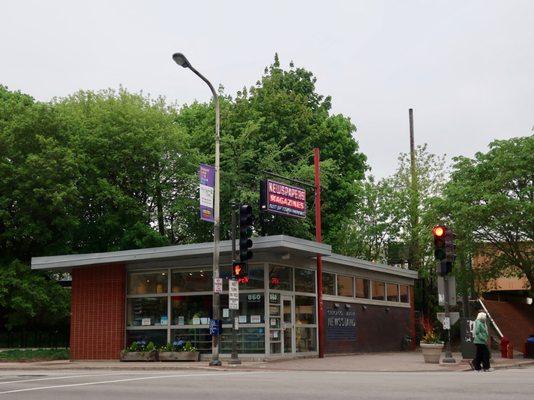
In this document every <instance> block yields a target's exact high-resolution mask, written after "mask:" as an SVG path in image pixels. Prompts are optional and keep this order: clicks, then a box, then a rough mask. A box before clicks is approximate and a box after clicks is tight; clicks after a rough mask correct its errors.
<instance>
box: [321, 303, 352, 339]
mask: <svg viewBox="0 0 534 400" xmlns="http://www.w3.org/2000/svg"><path fill="white" fill-rule="evenodd" d="M326 338H327V339H328V340H355V339H356V311H352V310H350V309H348V310H347V309H344V308H334V309H330V310H326Z"/></svg>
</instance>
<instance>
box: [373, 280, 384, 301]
mask: <svg viewBox="0 0 534 400" xmlns="http://www.w3.org/2000/svg"><path fill="white" fill-rule="evenodd" d="M385 299H386V287H385V284H384V282H377V281H373V300H385Z"/></svg>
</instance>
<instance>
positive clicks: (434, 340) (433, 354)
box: [420, 318, 443, 364]
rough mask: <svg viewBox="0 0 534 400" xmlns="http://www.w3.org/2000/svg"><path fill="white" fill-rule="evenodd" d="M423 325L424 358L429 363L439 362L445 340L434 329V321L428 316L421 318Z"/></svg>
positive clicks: (422, 346) (422, 347) (422, 344)
mask: <svg viewBox="0 0 534 400" xmlns="http://www.w3.org/2000/svg"><path fill="white" fill-rule="evenodd" d="M421 325H422V326H423V331H424V333H425V334H424V336H423V338H422V339H421V343H420V346H421V350H422V351H423V358H424V359H425V363H427V364H439V359H440V357H441V352H442V350H443V342H442V341H441V340H440V338H439V335H438V334H437V333H436V332H435V331H434V327H433V326H432V322H430V320H429V319H428V318H423V319H422V320H421Z"/></svg>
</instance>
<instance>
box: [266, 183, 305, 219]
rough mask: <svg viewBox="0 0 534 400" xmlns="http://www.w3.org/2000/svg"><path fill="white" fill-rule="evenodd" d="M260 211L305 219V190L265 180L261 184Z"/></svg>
mask: <svg viewBox="0 0 534 400" xmlns="http://www.w3.org/2000/svg"><path fill="white" fill-rule="evenodd" d="M260 203H261V211H268V212H270V213H273V214H280V215H285V216H286V217H295V218H306V190H304V189H302V188H299V187H295V186H289V185H286V184H285V183H280V182H275V181H271V180H270V179H267V180H265V181H262V182H261V188H260Z"/></svg>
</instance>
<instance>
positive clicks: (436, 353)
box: [420, 343, 443, 364]
mask: <svg viewBox="0 0 534 400" xmlns="http://www.w3.org/2000/svg"><path fill="white" fill-rule="evenodd" d="M420 345H421V350H423V358H424V359H425V363H427V364H439V359H440V357H441V352H442V350H443V343H421V344H420Z"/></svg>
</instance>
